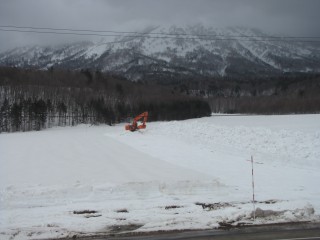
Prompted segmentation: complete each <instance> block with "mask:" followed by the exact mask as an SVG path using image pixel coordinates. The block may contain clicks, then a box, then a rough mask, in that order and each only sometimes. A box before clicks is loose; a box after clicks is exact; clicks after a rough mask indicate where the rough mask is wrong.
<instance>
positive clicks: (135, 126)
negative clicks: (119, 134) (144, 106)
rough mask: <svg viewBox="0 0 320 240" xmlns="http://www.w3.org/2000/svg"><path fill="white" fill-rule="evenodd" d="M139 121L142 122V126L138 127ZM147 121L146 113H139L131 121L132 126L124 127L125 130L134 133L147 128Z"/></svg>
mask: <svg viewBox="0 0 320 240" xmlns="http://www.w3.org/2000/svg"><path fill="white" fill-rule="evenodd" d="M139 120H142V124H140V125H138V121H139ZM147 120H148V112H144V113H141V114H140V115H138V116H136V117H135V118H134V119H133V122H132V124H127V125H126V126H125V129H126V130H130V131H131V132H134V131H136V130H138V129H145V128H146V127H147V125H146V122H147Z"/></svg>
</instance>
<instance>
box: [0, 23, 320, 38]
mask: <svg viewBox="0 0 320 240" xmlns="http://www.w3.org/2000/svg"><path fill="white" fill-rule="evenodd" d="M0 28H13V29H32V30H49V31H51V30H52V31H55V32H56V31H69V32H74V33H75V34H76V35H91V34H90V33H116V34H120V36H123V34H134V35H139V36H140V35H141V36H146V35H165V36H198V37H199V36H200V37H231V38H280V39H320V37H316V36H266V35H256V36H250V35H226V34H191V33H165V32H149V33H143V32H132V31H112V30H92V29H73V28H50V27H30V26H16V25H0ZM12 31H13V30H12ZM79 32H88V33H79ZM37 33H38V32H37ZM44 33H50V32H44ZM62 34H63V33H62ZM67 34H71V33H67ZM94 35H95V34H94ZM98 36H99V35H98ZM110 36H115V35H110ZM116 36H119V35H116Z"/></svg>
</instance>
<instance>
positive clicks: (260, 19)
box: [0, 0, 320, 51]
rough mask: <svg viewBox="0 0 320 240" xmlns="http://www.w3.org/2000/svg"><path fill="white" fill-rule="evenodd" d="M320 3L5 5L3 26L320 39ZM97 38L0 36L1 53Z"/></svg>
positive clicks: (117, 0)
mask: <svg viewBox="0 0 320 240" xmlns="http://www.w3.org/2000/svg"><path fill="white" fill-rule="evenodd" d="M319 10H320V0H54V1H52V0H28V1H26V0H0V25H14V26H33V27H49V28H71V29H92V30H115V31H141V30H142V29H144V28H146V27H148V26H170V25H176V26H186V25H195V24H199V23H200V24H203V25H204V26H212V27H229V26H244V27H254V28H258V29H260V30H262V31H264V32H267V33H270V34H278V35H279V34H280V35H290V36H320V27H319V22H320V14H319ZM84 39H86V40H90V39H93V37H88V36H87V37H80V36H70V35H63V36H57V35H49V34H48V35H44V34H34V33H15V32H1V31H0V51H5V50H8V49H11V48H14V47H19V46H24V45H33V44H56V43H64V42H70V41H79V40H84Z"/></svg>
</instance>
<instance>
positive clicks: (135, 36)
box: [0, 28, 320, 43]
mask: <svg viewBox="0 0 320 240" xmlns="http://www.w3.org/2000/svg"><path fill="white" fill-rule="evenodd" d="M0 31H3V32H20V33H37V34H56V35H77V36H99V37H123V38H129V40H121V41H120V40H119V41H113V42H108V43H118V42H128V41H131V40H133V39H134V38H153V39H176V40H205V41H235V40H239V39H237V38H236V37H235V36H234V37H232V38H204V37H173V36H148V35H147V34H142V35H123V34H98V33H79V32H59V31H38V30H18V29H3V28H0ZM190 36H191V35H190ZM195 36H196V35H195ZM221 36H225V37H229V36H227V35H221ZM243 37H244V36H243ZM130 38H131V39H130ZM253 38H257V37H256V36H251V39H250V38H249V37H247V39H241V41H248V42H309V43H319V42H320V40H305V39H302V40H300V39H297V38H294V39H293V38H292V39H290V40H288V39H286V38H283V37H273V38H272V39H268V38H267V37H266V39H253ZM260 38H261V37H260ZM314 38H316V37H314Z"/></svg>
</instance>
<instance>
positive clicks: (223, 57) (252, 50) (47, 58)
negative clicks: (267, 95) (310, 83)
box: [0, 25, 320, 81]
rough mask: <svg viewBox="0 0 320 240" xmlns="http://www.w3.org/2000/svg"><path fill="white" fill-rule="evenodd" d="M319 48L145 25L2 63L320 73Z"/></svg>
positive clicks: (138, 76)
mask: <svg viewBox="0 0 320 240" xmlns="http://www.w3.org/2000/svg"><path fill="white" fill-rule="evenodd" d="M319 63H320V46H319V45H316V44H312V43H308V42H297V41H292V40H288V39H282V38H275V37H273V36H270V35H267V34H265V33H263V32H261V31H260V30H258V29H249V28H240V27H237V28H235V27H233V28H224V29H214V28H212V27H204V26H202V25H194V26H188V27H185V28H182V27H177V26H171V27H168V28H161V27H149V28H146V29H145V31H143V33H140V34H133V33H131V34H127V35H122V36H118V37H115V38H114V40H113V41H112V42H110V41H109V43H108V42H105V41H104V39H101V40H100V42H96V43H94V42H90V41H83V42H76V43H70V44H63V45H57V46H37V45H36V46H30V47H26V46H25V47H19V48H16V49H13V50H9V51H6V52H3V53H0V65H1V66H12V67H23V68H29V67H32V68H38V69H49V68H50V67H54V68H64V69H71V70H79V69H87V68H88V69H95V70H99V71H102V72H111V73H116V74H118V75H122V76H124V77H126V78H128V79H130V80H133V81H135V80H148V79H163V78H168V79H170V78H184V77H214V76H230V77H235V76H238V77H248V76H274V75H279V74H282V73H285V72H320V64H319Z"/></svg>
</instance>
